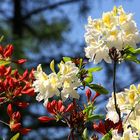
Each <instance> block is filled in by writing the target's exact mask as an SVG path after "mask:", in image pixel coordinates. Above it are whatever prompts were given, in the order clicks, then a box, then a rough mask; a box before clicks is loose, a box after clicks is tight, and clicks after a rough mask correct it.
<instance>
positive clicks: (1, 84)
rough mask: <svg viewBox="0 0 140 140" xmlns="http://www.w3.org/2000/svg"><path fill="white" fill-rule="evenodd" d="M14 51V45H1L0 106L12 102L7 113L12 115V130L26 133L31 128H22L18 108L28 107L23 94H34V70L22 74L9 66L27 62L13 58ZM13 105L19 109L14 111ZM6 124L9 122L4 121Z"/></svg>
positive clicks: (10, 125)
mask: <svg viewBox="0 0 140 140" xmlns="http://www.w3.org/2000/svg"><path fill="white" fill-rule="evenodd" d="M12 53H13V46H12V45H7V46H6V48H3V47H2V46H0V62H2V63H1V65H0V107H1V106H2V105H7V103H8V104H9V103H10V104H9V105H8V106H7V114H8V116H9V117H10V121H9V123H8V125H9V127H10V129H11V131H13V132H20V133H21V134H26V133H28V132H29V131H30V129H26V128H22V124H21V122H20V120H21V113H20V112H19V110H18V109H19V108H22V109H23V108H26V107H27V106H28V105H29V103H28V102H26V101H22V100H21V97H22V96H25V95H28V96H33V95H34V89H33V87H32V82H33V80H34V76H33V70H32V71H31V72H29V71H28V70H25V71H24V72H23V74H20V73H19V71H18V70H17V69H13V67H11V66H8V64H10V63H12V62H14V63H16V64H23V63H25V62H26V59H19V60H17V61H14V60H12ZM7 62H8V63H7ZM12 106H15V107H18V108H16V110H18V111H16V112H14V111H13V107H12ZM1 122H3V121H1ZM4 124H7V123H5V122H4Z"/></svg>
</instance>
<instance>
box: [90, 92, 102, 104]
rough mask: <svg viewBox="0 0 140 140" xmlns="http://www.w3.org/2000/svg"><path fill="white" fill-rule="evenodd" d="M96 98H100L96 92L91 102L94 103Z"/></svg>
mask: <svg viewBox="0 0 140 140" xmlns="http://www.w3.org/2000/svg"><path fill="white" fill-rule="evenodd" d="M98 96H100V94H99V93H98V92H96V94H95V95H94V96H93V98H92V102H94V101H95V99H96V98H97V97H98Z"/></svg>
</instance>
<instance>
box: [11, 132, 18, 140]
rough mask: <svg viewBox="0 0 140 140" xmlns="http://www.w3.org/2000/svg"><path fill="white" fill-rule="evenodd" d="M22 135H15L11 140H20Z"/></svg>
mask: <svg viewBox="0 0 140 140" xmlns="http://www.w3.org/2000/svg"><path fill="white" fill-rule="evenodd" d="M19 136H20V133H17V134H15V135H14V136H13V137H12V138H11V139H10V140H18V138H19Z"/></svg>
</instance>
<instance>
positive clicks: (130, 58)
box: [124, 55, 140, 64]
mask: <svg viewBox="0 0 140 140" xmlns="http://www.w3.org/2000/svg"><path fill="white" fill-rule="evenodd" d="M124 59H125V60H126V61H132V62H135V63H137V64H140V60H138V59H137V57H136V56H135V55H127V56H126V57H125V58H124Z"/></svg>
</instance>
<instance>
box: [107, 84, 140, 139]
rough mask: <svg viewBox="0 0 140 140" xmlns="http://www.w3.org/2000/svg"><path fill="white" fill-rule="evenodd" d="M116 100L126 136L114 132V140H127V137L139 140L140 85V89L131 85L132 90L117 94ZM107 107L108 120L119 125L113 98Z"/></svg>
mask: <svg viewBox="0 0 140 140" xmlns="http://www.w3.org/2000/svg"><path fill="white" fill-rule="evenodd" d="M116 98H117V104H118V107H119V108H120V111H121V117H122V120H123V127H124V134H123V136H122V137H121V136H119V135H118V134H116V132H115V131H114V138H113V140H120V139H121V140H125V137H128V140H138V138H140V84H139V85H138V87H136V86H135V85H131V86H130V89H125V90H124V91H123V92H119V93H117V94H116ZM106 107H107V111H108V112H107V116H106V118H107V119H110V120H111V121H113V122H114V123H117V122H118V121H119V117H118V114H117V113H116V110H115V105H114V99H113V97H111V98H110V99H109V102H108V104H107V106H106ZM130 131H131V132H130ZM115 134H116V135H115ZM117 137H118V139H117ZM120 137H121V138H120Z"/></svg>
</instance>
